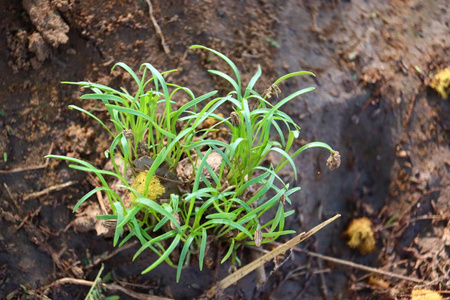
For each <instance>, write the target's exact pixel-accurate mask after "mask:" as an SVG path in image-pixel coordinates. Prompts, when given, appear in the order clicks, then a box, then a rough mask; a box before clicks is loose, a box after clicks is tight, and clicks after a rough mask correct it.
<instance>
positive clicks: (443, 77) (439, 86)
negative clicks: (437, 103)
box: [430, 68, 450, 99]
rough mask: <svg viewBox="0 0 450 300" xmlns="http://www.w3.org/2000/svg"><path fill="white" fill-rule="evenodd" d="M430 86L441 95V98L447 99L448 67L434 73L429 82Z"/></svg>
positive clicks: (448, 88)
mask: <svg viewBox="0 0 450 300" xmlns="http://www.w3.org/2000/svg"><path fill="white" fill-rule="evenodd" d="M430 87H432V88H433V89H435V90H436V92H438V93H439V95H441V97H442V99H447V98H448V94H449V93H450V69H449V68H446V69H444V70H441V71H440V72H439V73H437V74H436V75H434V77H433V80H431V82H430Z"/></svg>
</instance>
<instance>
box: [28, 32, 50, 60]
mask: <svg viewBox="0 0 450 300" xmlns="http://www.w3.org/2000/svg"><path fill="white" fill-rule="evenodd" d="M28 51H30V52H33V53H34V54H36V59H37V60H38V61H40V62H42V61H44V60H45V59H46V58H47V57H49V56H50V48H49V47H48V45H47V44H46V43H45V41H44V39H43V38H42V35H40V34H39V32H35V33H33V34H32V35H30V36H29V37H28Z"/></svg>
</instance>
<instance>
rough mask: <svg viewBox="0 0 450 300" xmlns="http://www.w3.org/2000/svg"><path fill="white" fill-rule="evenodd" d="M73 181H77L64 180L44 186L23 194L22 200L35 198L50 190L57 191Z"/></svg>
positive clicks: (73, 182)
mask: <svg viewBox="0 0 450 300" xmlns="http://www.w3.org/2000/svg"><path fill="white" fill-rule="evenodd" d="M75 183H77V182H76V181H67V182H64V183H61V184H57V185H54V186H51V187H48V188H45V189H43V190H42V191H39V192H34V193H31V194H28V195H25V196H24V197H23V200H25V201H26V200H29V199H32V198H37V197H40V196H42V195H46V194H48V193H50V192H53V191H59V190H62V189H64V188H66V187H68V186H71V185H73V184H75Z"/></svg>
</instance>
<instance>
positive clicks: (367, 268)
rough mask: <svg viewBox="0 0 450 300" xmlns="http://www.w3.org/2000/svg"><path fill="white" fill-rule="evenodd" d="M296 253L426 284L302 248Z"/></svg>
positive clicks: (297, 249) (295, 249)
mask: <svg viewBox="0 0 450 300" xmlns="http://www.w3.org/2000/svg"><path fill="white" fill-rule="evenodd" d="M294 251H298V252H301V253H305V254H306V255H309V256H313V257H317V258H320V259H323V260H327V261H331V262H333V263H336V264H340V265H344V266H347V267H351V268H355V269H359V270H363V271H367V272H371V273H375V274H379V275H384V276H388V277H393V278H397V279H402V280H406V281H411V282H415V283H426V282H424V281H423V280H422V279H417V278H413V277H408V276H403V275H400V274H396V273H392V272H389V271H383V270H380V269H377V268H372V267H368V266H364V265H360V264H356V263H354V262H351V261H348V260H344V259H339V258H334V257H331V256H326V255H322V254H319V253H315V252H311V251H307V250H303V249H300V248H297V247H295V248H294Z"/></svg>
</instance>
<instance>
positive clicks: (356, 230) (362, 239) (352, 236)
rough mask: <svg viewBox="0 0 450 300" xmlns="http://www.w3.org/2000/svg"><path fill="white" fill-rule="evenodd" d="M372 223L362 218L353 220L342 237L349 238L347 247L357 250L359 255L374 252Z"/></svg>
mask: <svg viewBox="0 0 450 300" xmlns="http://www.w3.org/2000/svg"><path fill="white" fill-rule="evenodd" d="M371 227H372V222H371V221H370V220H369V219H368V218H366V217H364V218H359V219H354V220H353V221H352V222H351V223H350V226H348V228H347V231H345V232H344V235H345V236H347V237H349V241H348V243H347V244H348V246H349V247H351V248H357V249H358V250H359V252H360V253H361V254H368V253H370V252H373V251H374V250H375V238H374V237H373V231H372V228H371Z"/></svg>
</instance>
